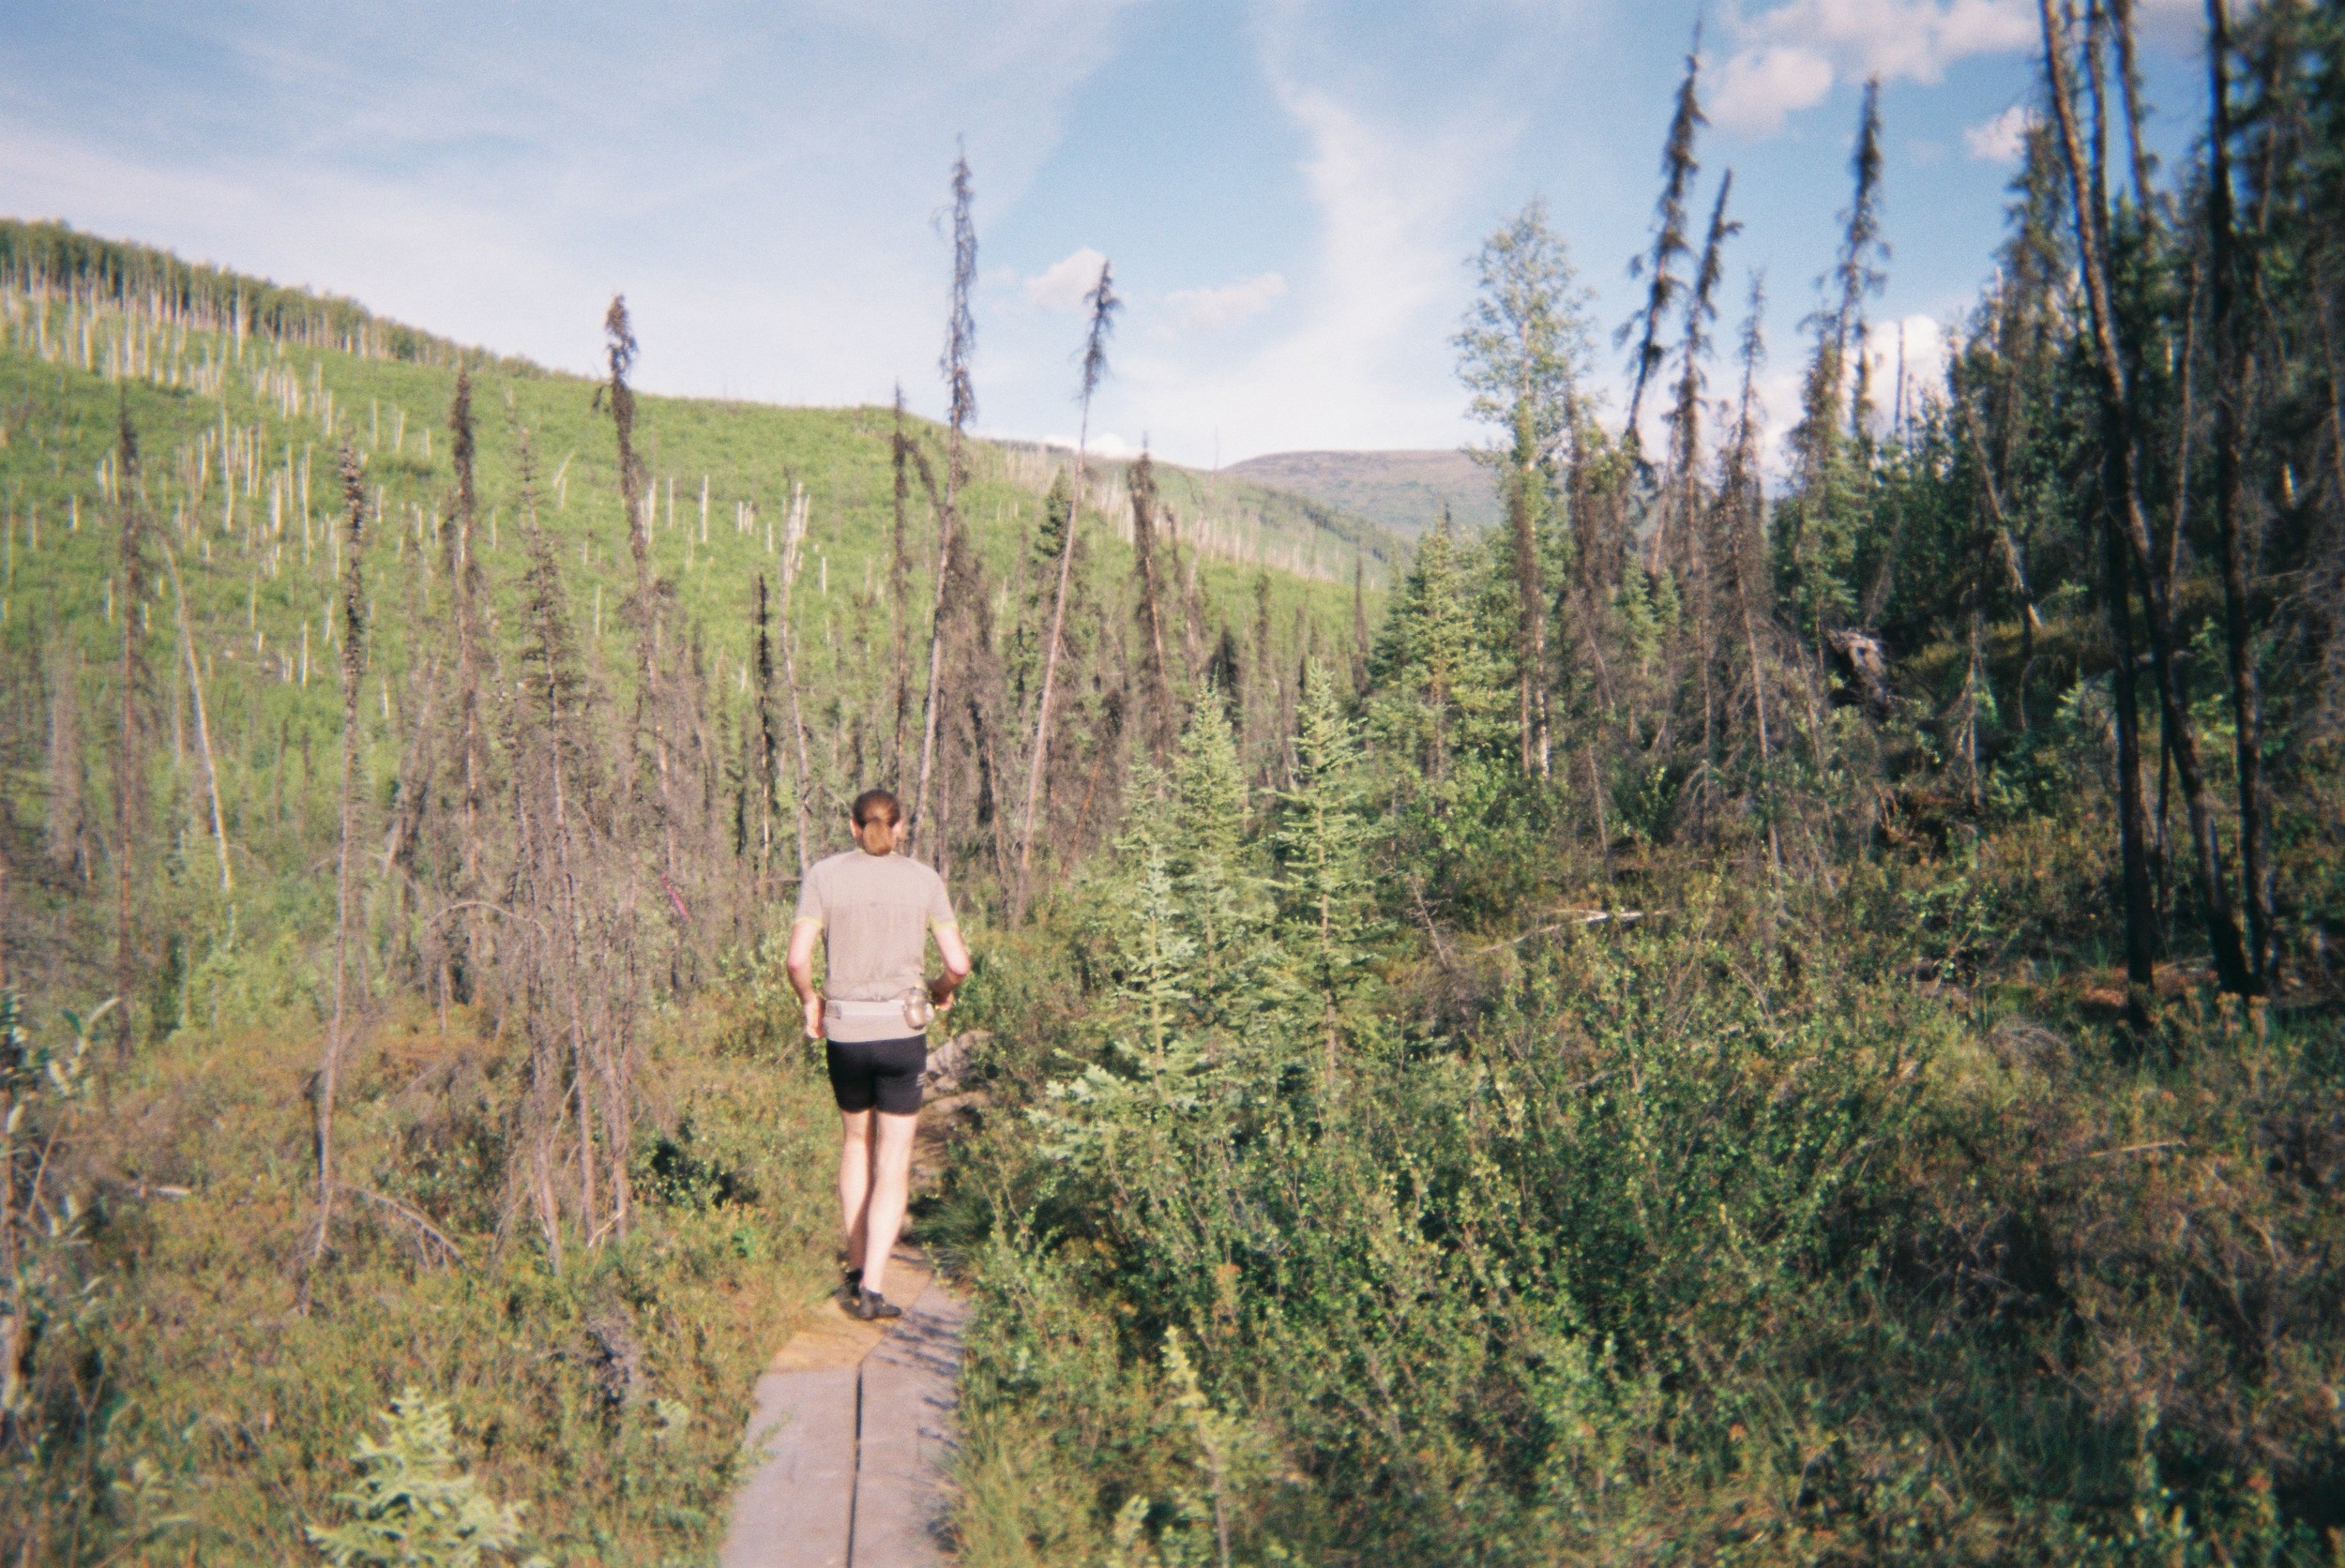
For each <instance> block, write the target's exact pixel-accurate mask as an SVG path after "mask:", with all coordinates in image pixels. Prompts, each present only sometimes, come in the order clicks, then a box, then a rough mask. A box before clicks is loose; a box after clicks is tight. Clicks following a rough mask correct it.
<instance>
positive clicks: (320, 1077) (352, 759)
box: [302, 441, 367, 1304]
mask: <svg viewBox="0 0 2345 1568" xmlns="http://www.w3.org/2000/svg"><path fill="white" fill-rule="evenodd" d="M339 469H340V475H341V481H342V591H341V598H340V603H339V604H338V605H337V606H336V608H337V609H338V610H339V611H340V614H341V667H342V776H341V784H340V792H339V795H338V801H339V804H338V806H337V807H336V818H335V820H336V824H337V825H336V832H337V835H338V837H337V840H336V852H335V862H334V1013H333V1017H332V1018H331V1019H330V1020H329V1021H328V1023H327V1025H326V1032H325V1059H324V1060H323V1061H322V1062H320V1063H318V1072H317V1079H316V1084H315V1087H314V1088H313V1089H312V1090H311V1091H310V1093H311V1096H312V1098H313V1101H314V1104H315V1108H316V1113H317V1123H316V1125H317V1131H316V1151H317V1178H318V1184H317V1205H318V1214H317V1229H316V1231H315V1233H314V1234H313V1235H312V1237H311V1238H310V1258H309V1262H308V1265H307V1266H306V1268H305V1269H304V1271H303V1277H302V1299H303V1302H304V1304H307V1302H308V1299H309V1291H310V1277H311V1276H312V1275H313V1274H315V1272H316V1270H317V1267H318V1264H319V1263H320V1262H321V1261H323V1260H324V1259H325V1244H326V1240H327V1237H328V1234H329V1231H330V1229H331V1227H332V1224H333V1217H334V1096H335V1093H336V1092H337V1090H338V1088H339V1087H340V1078H341V1069H342V1057H343V1054H344V1052H345V1051H346V1050H347V1049H348V1048H349V1040H350V927H351V916H352V913H353V905H354V903H355V901H356V898H355V896H356V891H357V889H356V885H355V884H356V855H355V853H354V848H355V846H356V841H357V837H358V835H357V832H356V788H355V786H356V782H357V776H358V684H359V681H360V679H361V678H362V677H363V676H364V675H365V674H366V669H367V601H366V589H367V582H366V572H365V569H364V550H363V547H364V545H365V542H366V525H367V484H366V470H365V468H364V467H362V466H361V465H360V463H359V461H358V454H357V452H356V450H355V449H354V448H353V447H352V446H351V445H350V443H349V442H347V441H345V442H343V443H342V447H341V456H340V463H339Z"/></svg>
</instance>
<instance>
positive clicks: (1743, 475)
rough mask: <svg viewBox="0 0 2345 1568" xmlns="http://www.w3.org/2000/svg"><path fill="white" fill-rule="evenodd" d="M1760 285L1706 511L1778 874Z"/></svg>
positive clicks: (1755, 284) (1755, 287) (1753, 291)
mask: <svg viewBox="0 0 2345 1568" xmlns="http://www.w3.org/2000/svg"><path fill="white" fill-rule="evenodd" d="M1766 310H1767V295H1766V284H1765V281H1764V279H1762V278H1761V277H1760V276H1759V275H1758V274H1755V273H1754V274H1753V275H1752V276H1751V279H1750V309H1749V313H1748V314H1747V316H1745V317H1744V319H1743V332H1742V354H1741V360H1742V370H1743V378H1742V380H1743V384H1742V391H1741V393H1740V395H1739V397H1738V398H1737V400H1736V412H1735V416H1734V438H1733V440H1732V443H1730V444H1729V445H1728V446H1727V449H1726V460H1725V471H1724V473H1723V475H1721V476H1720V480H1719V484H1718V493H1717V501H1716V503H1715V505H1714V507H1713V511H1714V513H1715V515H1716V516H1717V520H1718V528H1717V535H1718V538H1717V549H1716V550H1715V551H1714V554H1715V555H1716V556H1717V559H1719V560H1721V561H1723V562H1724V563H1725V565H1726V577H1727V589H1728V593H1729V594H1730V595H1731V596H1732V599H1733V601H1734V616H1735V620H1736V621H1737V622H1738V623H1739V629H1740V630H1741V632H1742V634H1743V657H1744V667H1745V678H1746V679H1747V681H1748V682H1749V685H1750V706H1751V719H1752V727H1753V730H1754V738H1755V739H1756V741H1757V743H1758V746H1759V814H1760V818H1761V820H1762V821H1763V822H1764V823H1765V824H1766V836H1767V869H1768V871H1769V872H1770V874H1772V875H1774V876H1776V877H1778V878H1780V877H1781V876H1782V874H1783V846H1782V842H1781V838H1780V836H1779V835H1778V831H1777V827H1776V821H1775V799H1774V785H1773V779H1772V773H1773V770H1774V765H1775V755H1774V747H1773V744H1772V737H1771V736H1770V735H1769V733H1768V730H1767V680H1768V674H1767V659H1766V656H1765V654H1764V652H1763V648H1762V642H1761V638H1762V628H1763V627H1771V626H1772V624H1773V622H1772V617H1771V615H1770V613H1769V612H1768V609H1767V607H1766V606H1764V604H1763V595H1764V594H1765V592H1766V585H1767V556H1766V495H1765V492H1764V490H1763V478H1762V475H1761V472H1760V459H1759V437H1760V431H1759V418H1758V414H1759V407H1758V384H1759V367H1760V365H1761V364H1762V363H1763V361H1764V359H1765V357H1766V352H1767V351H1766V338H1765V330H1766Z"/></svg>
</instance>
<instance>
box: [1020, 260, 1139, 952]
mask: <svg viewBox="0 0 2345 1568" xmlns="http://www.w3.org/2000/svg"><path fill="white" fill-rule="evenodd" d="M1114 283H1115V279H1114V276H1113V264H1112V263H1109V262H1101V263H1100V264H1099V280H1098V282H1097V283H1096V284H1094V285H1093V286H1092V289H1091V292H1090V293H1089V294H1084V295H1083V303H1084V304H1085V305H1087V306H1089V307H1090V308H1091V327H1090V330H1089V332H1087V333H1086V334H1085V335H1084V339H1083V353H1082V392H1081V394H1080V396H1081V399H1082V423H1081V425H1080V426H1079V427H1078V429H1079V432H1080V433H1079V434H1078V435H1077V436H1076V439H1075V483H1074V489H1073V490H1072V491H1071V493H1070V494H1069V496H1068V498H1067V538H1066V541H1065V542H1064V543H1063V544H1061V545H1060V547H1059V556H1058V583H1057V587H1056V589H1055V590H1054V591H1053V592H1052V594H1051V630H1050V635H1049V637H1048V639H1047V640H1046V641H1044V643H1043V645H1042V693H1041V695H1040V696H1039V697H1038V698H1037V699H1036V701H1035V716H1034V746H1033V748H1032V749H1031V750H1030V751H1029V752H1028V753H1027V761H1026V808H1025V811H1024V813H1023V814H1022V816H1021V821H1020V824H1019V829H1018V871H1017V876H1016V878H1015V880H1014V882H1013V883H1012V890H1011V893H1010V901H1009V923H1010V925H1011V926H1013V927H1016V926H1021V925H1023V924H1024V923H1025V919H1026V896H1027V892H1028V879H1029V877H1030V876H1031V874H1032V867H1033V862H1034V829H1035V814H1036V811H1037V810H1039V809H1040V807H1041V802H1042V775H1043V770H1044V769H1045V768H1046V767H1047V766H1048V765H1049V762H1050V752H1051V698H1052V697H1053V696H1054V695H1055V694H1056V688H1057V685H1058V666H1059V654H1060V651H1061V649H1062V647H1063V645H1064V643H1065V641H1066V637H1067V581H1068V580H1069V579H1070V578H1071V577H1072V576H1073V575H1074V569H1075V538H1076V534H1077V524H1079V523H1080V522H1081V521H1082V503H1083V490H1084V488H1085V486H1086V485H1087V484H1088V483H1089V481H1090V474H1089V468H1088V462H1089V458H1090V451H1091V399H1092V395H1093V394H1094V393H1096V392H1097V391H1098V389H1099V381H1100V378H1101V377H1103V376H1104V375H1106V374H1107V369H1108V334H1109V333H1110V332H1111V331H1112V330H1113V328H1114V325H1115V312H1116V311H1117V310H1118V309H1120V308H1121V307H1122V305H1123V301H1121V300H1119V299H1117V298H1116V297H1115V287H1114Z"/></svg>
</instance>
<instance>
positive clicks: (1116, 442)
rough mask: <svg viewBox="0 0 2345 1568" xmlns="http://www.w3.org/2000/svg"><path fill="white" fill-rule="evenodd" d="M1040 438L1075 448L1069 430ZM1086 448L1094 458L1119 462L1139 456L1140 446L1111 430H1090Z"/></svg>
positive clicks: (1069, 448) (1046, 443) (1071, 432)
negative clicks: (1089, 438)
mask: <svg viewBox="0 0 2345 1568" xmlns="http://www.w3.org/2000/svg"><path fill="white" fill-rule="evenodd" d="M1013 439H1016V438H1013ZM1041 440H1042V445H1045V446H1060V447H1064V448H1066V449H1067V451H1069V452H1071V451H1073V450H1074V449H1075V434H1074V432H1073V431H1071V430H1062V431H1060V432H1058V433H1056V434H1054V435H1046V436H1044V437H1042V438H1041ZM1087 450H1089V452H1090V453H1091V455H1092V456H1093V457H1095V458H1107V459H1110V460H1113V461H1117V462H1121V461H1123V460H1126V459H1127V458H1136V457H1138V456H1140V453H1141V448H1139V447H1137V446H1135V445H1132V444H1131V443H1130V442H1128V441H1127V440H1125V439H1124V438H1123V437H1122V436H1120V435H1118V434H1116V433H1115V431H1113V430H1094V431H1092V432H1091V445H1090V446H1089V447H1088V448H1087Z"/></svg>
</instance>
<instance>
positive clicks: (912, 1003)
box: [823, 986, 936, 1034]
mask: <svg viewBox="0 0 2345 1568" xmlns="http://www.w3.org/2000/svg"><path fill="white" fill-rule="evenodd" d="M823 1007H824V1010H825V1012H828V1013H830V1014H832V1015H833V1016H834V1017H838V1018H885V1017H887V1016H889V1015H894V1016H896V1017H899V1018H902V1019H903V1021H904V1027H905V1028H906V1029H908V1030H910V1031H912V1033H915V1034H922V1033H927V1032H928V1027H929V1025H930V1023H932V1022H934V1021H935V1019H936V1003H933V1002H930V1000H929V993H928V988H927V987H925V986H914V987H912V988H910V989H908V990H906V991H905V992H904V994H903V995H902V996H900V997H899V998H897V999H896V1000H895V1001H893V1002H847V1001H841V1000H840V999H838V998H836V997H830V998H825V1000H824V1003H823Z"/></svg>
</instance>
